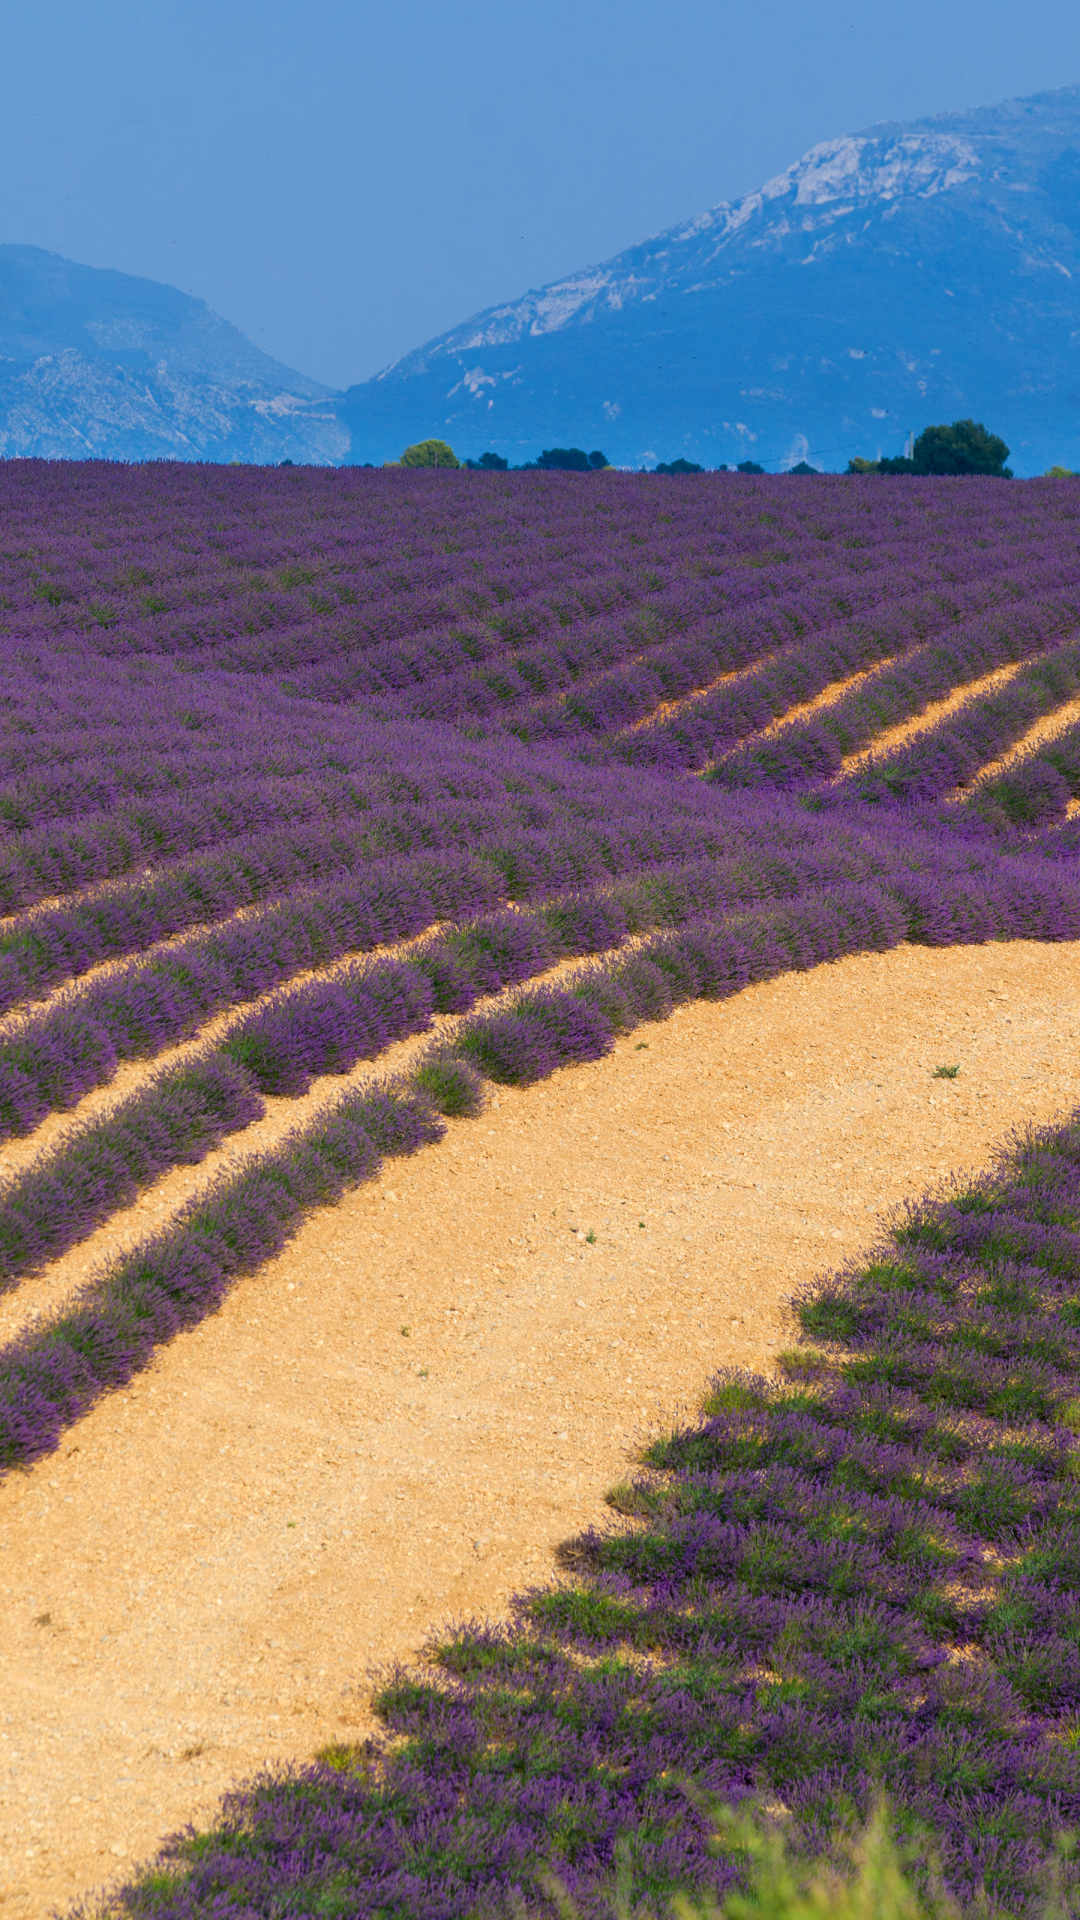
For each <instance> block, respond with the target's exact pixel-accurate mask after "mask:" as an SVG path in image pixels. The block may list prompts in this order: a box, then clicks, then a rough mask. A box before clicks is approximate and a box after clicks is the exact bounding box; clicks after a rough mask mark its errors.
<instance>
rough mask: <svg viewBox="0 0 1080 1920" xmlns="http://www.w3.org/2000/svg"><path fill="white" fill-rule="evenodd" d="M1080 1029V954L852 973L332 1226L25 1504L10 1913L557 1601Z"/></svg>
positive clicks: (5, 1828)
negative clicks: (525, 1608) (443, 1628)
mask: <svg viewBox="0 0 1080 1920" xmlns="http://www.w3.org/2000/svg"><path fill="white" fill-rule="evenodd" d="M1078 1025H1080V943H1076V944H1073V945H1069V946H1056V947H1054V946H1041V945H1036V944H1033V943H1027V942H1016V943H1015V944H1011V945H1006V946H1002V945H996V944H995V945H993V946H988V947H980V948H956V949H951V950H946V951H937V952H928V951H925V950H921V949H916V948H900V949H899V950H897V951H895V952H893V953H890V954H886V955H879V956H878V955H875V956H862V957H857V958H853V959H848V960H844V961H840V962H837V963H835V964H833V965H830V966H826V967H822V968H819V969H818V970H817V971H815V972H813V973H810V974H806V975H799V976H790V977H788V978H786V979H783V980H780V981H776V982H773V983H771V984H769V985H766V986H759V987H755V988H751V989H750V990H749V991H747V992H746V993H744V994H742V995H740V996H739V997H738V998H737V999H736V1000H733V1001H730V1002H728V1003H726V1004H725V1005H721V1006H708V1005H704V1004H699V1005H694V1006H692V1007H690V1008H687V1009H684V1010H683V1011H682V1012H680V1013H678V1014H676V1015H675V1016H674V1017H673V1018H672V1019H671V1020H670V1021H668V1022H667V1023H666V1024H664V1025H662V1026H655V1027H645V1028H642V1029H639V1031H638V1033H637V1034H636V1035H634V1036H633V1037H631V1038H630V1039H628V1040H626V1041H624V1042H622V1043H621V1044H620V1046H619V1047H618V1049H617V1050H616V1052H615V1053H614V1054H613V1055H611V1056H610V1057H609V1058H608V1059H607V1060H604V1061H600V1062H598V1063H597V1064H596V1065H594V1066H591V1067H585V1068H580V1069H577V1070H576V1071H571V1072H567V1073H563V1074H560V1075H558V1076H556V1077H555V1078H554V1079H553V1080H551V1081H549V1082H547V1083H546V1084H544V1085H542V1086H540V1087H537V1088H534V1089H531V1090H528V1091H521V1092H514V1091H511V1092H503V1093H501V1094H500V1095H499V1096H498V1101H497V1104H496V1105H495V1106H493V1107H492V1109H491V1110H490V1111H489V1112H488V1113H487V1114H486V1115H485V1116H484V1117H483V1118H482V1119H480V1120H476V1121H471V1122H459V1123H456V1124H455V1125H453V1126H452V1128H451V1130H450V1132H449V1134H448V1137H447V1139H446V1141H445V1142H443V1143H442V1145H440V1146H438V1147H434V1148H430V1149H427V1150H425V1151H424V1152H423V1153H421V1154H419V1155H417V1156H416V1157H415V1158H414V1159H412V1160H410V1161H405V1162H397V1163H390V1164H389V1165H388V1167H387V1169H386V1171H385V1173H384V1175H383V1177H382V1178H381V1180H379V1181H378V1182H376V1183H374V1184H373V1185H372V1186H370V1187H368V1188H365V1189H362V1190H360V1191H358V1192H357V1193H355V1194H354V1195H352V1196H351V1197H350V1198H348V1199H347V1200H346V1201H345V1202H344V1203H343V1204H342V1205H341V1206H340V1207H339V1208H337V1209H335V1210H328V1211H326V1212H324V1213H322V1214H320V1215H317V1216H316V1217H314V1218H313V1219H312V1220H311V1221H310V1222H309V1224H308V1225H307V1227H306V1228H305V1229H304V1231H303V1232H302V1233H301V1235H300V1236H299V1237H298V1239H297V1240H296V1241H295V1242H294V1243H293V1245H292V1246H291V1247H289V1248H288V1249H287V1250H286V1252H285V1253H284V1254H283V1255H282V1256H281V1257H280V1258H279V1259H277V1260H275V1261H272V1262H271V1263H269V1264H268V1265H267V1266H266V1267H264V1268H263V1269H262V1270H261V1272H260V1273H259V1274H258V1275H256V1276H255V1277H254V1278H253V1279H252V1280H250V1281H247V1282H245V1283H243V1284H242V1285H240V1286H238V1287H237V1289H236V1290H235V1292H234V1293H233V1294H232V1296H231V1297H230V1299H229V1301H228V1302H227V1304H226V1306H225V1307H224V1309H223V1310H222V1312H221V1313H220V1314H218V1315H217V1316H216V1317H215V1318H214V1319H213V1320H211V1321H209V1322H208V1323H206V1324H205V1325H204V1327H203V1328H202V1329H201V1330H199V1331H198V1332H196V1333H193V1334H191V1335H188V1336H185V1337H184V1338H182V1339H179V1340H177V1341H176V1342H175V1343H174V1344H173V1345H172V1346H171V1347H170V1348H169V1349H167V1350H166V1351H165V1352H163V1353H162V1354H161V1356H160V1357H159V1359H158V1361H157V1363H156V1365H155V1366H154V1368H153V1369H152V1370H151V1371H150V1372H149V1373H147V1374H146V1375H145V1376H143V1377H142V1378H141V1379H140V1380H139V1382H138V1383H137V1384H136V1386H135V1388H134V1389H133V1390H132V1391H131V1392H130V1393H127V1394H124V1395H116V1396H114V1397H113V1398H111V1399H110V1400H108V1401H107V1402H106V1403H105V1404H103V1405H102V1406H101V1407H99V1408H98V1409H97V1410H96V1411H95V1412H94V1413H93V1414H92V1415H91V1416H90V1417H89V1418H87V1419H86V1420H85V1421H83V1422H82V1424H81V1425H80V1426H79V1427H77V1428H76V1429H74V1430H73V1431H72V1432H71V1433H70V1434H69V1435H68V1436H67V1437H66V1438H65V1441H64V1444H63V1446H62V1447H61V1450H60V1452H59V1453H58V1454H57V1455H55V1456H54V1457H53V1458H52V1459H50V1460H47V1461H45V1462H43V1463H41V1464H40V1465H39V1466H38V1467H36V1468H34V1469H33V1470H31V1471H30V1472H27V1473H25V1474H17V1475H12V1476H10V1477H9V1478H8V1479H7V1480H6V1481H5V1482H3V1483H2V1484H0V1620H2V1623H3V1626H2V1633H0V1673H2V1681H0V1696H2V1706H0V1893H2V1894H3V1896H4V1897H5V1898H6V1901H7V1908H6V1910H7V1911H9V1912H12V1913H15V1914H18V1915H19V1920H22V1916H23V1915H31V1914H33V1915H41V1914H44V1913H46V1912H47V1911H49V1910H50V1908H51V1907H52V1906H54V1905H55V1904H57V1903H60V1904H63V1903H65V1902H66V1901H68V1900H69V1899H72V1898H75V1897H78V1896H79V1895H81V1894H83V1893H85V1892H86V1891H87V1890H88V1889H90V1888H92V1887H93V1886H95V1885H99V1884H101V1883H102V1882H103V1881H104V1880H106V1879H107V1878H108V1877H109V1876H110V1875H112V1874H114V1873H115V1872H116V1871H117V1870H121V1871H123V1870H126V1869H127V1868H129V1867H130V1865H131V1864H132V1863H133V1861H134V1860H135V1859H136V1858H138V1857H139V1856H142V1855H145V1854H147V1853H148V1852H150V1851H151V1850H152V1849H153V1848H154V1846H155V1844H156V1842H157V1841H158V1839H159V1838H160V1837H161V1836H162V1835H163V1834H165V1833H166V1832H168V1831H169V1830H170V1829H173V1828H175V1827H177V1826H180V1825H182V1824H183V1823H184V1822H185V1821H187V1820H188V1819H201V1818H205V1817H206V1816H207V1814H208V1813H209V1812H210V1810H211V1808H212V1807H213V1804H214V1802H215V1800H216V1798H217V1795H218V1794H219V1792H220V1791H221V1789H222V1788H223V1787H225V1786H226V1785H227V1784H228V1783H229V1782H230V1781H233V1780H235V1779H237V1778H240V1777H243V1776H244V1775H247V1774H250V1773H251V1772H252V1771H253V1770H254V1769H256V1768H258V1767H260V1766H262V1765H263V1764H265V1763H268V1762H269V1763H272V1762H276V1761H280V1760H282V1759H288V1758H303V1757H304V1756H306V1755H308V1754H310V1753H311V1752H313V1751H314V1750H315V1749H317V1748H318V1747H319V1746H321V1745H323V1744H325V1743H326V1742H328V1741H331V1740H335V1739H343V1738H344V1739H348V1738H355V1737H357V1736H358V1734H360V1733H361V1732H362V1730H363V1729H364V1728H365V1727H366V1726H367V1725H368V1724H369V1720H368V1701H369V1697H370V1691H371V1673H372V1670H373V1669H374V1668H376V1667H377V1666H378V1665H379V1664H380V1663H384V1662H386V1661H387V1660H389V1659H392V1658H394V1657H398V1656H408V1655H409V1654H411V1653H412V1652H413V1651H414V1650H415V1649H416V1648H417V1647H418V1645H419V1644H420V1643H421V1642H422V1640H423V1639H424V1637H425V1635H426V1634H427V1633H428V1632H429V1631H430V1630H431V1629H432V1628H433V1627H438V1625H439V1624H440V1623H441V1622H442V1621H444V1620H446V1619H448V1618H450V1617H452V1616H458V1615H461V1614H464V1613H468V1612H471V1611H474V1610H475V1611H477V1612H492V1613H495V1614H498V1613H499V1612H500V1610H501V1609H502V1608H503V1607H504V1606H505V1603H506V1599H507V1596H508V1595H509V1594H510V1593H511V1592H513V1591H514V1590H516V1589H520V1588H521V1587H523V1586H525V1585H527V1584H528V1583H529V1582H530V1581H533V1580H539V1579H543V1578H546V1577H548V1576H549V1574H550V1571H551V1568H552V1555H553V1550H554V1549H555V1547H556V1546H557V1544H558V1543H559V1542H560V1541H561V1540H564V1539H566V1538H567V1537H568V1536H572V1535H573V1534H574V1533H575V1532H577V1531H578V1530H579V1529H580V1528H581V1527H582V1526H583V1525H585V1524H586V1523H588V1522H591V1521H602V1520H603V1518H604V1515H605V1508H604V1506H603V1494H604V1491H605V1489H606V1488H607V1487H608V1486H609V1485H610V1484H611V1483H612V1482H613V1481H615V1480H616V1479H618V1478H620V1477H621V1476H622V1475H623V1473H624V1472H625V1470H626V1466H627V1461H628V1459H629V1458H632V1457H633V1454H634V1452H635V1451H636V1449H637V1448H638V1447H639V1446H640V1444H641V1442H642V1440H643V1438H644V1437H645V1436H646V1435H647V1434H648V1433H649V1432H650V1431H651V1430H653V1429H654V1428H655V1427H656V1426H658V1425H662V1424H664V1423H666V1422H668V1421H670V1420H671V1419H672V1418H673V1417H674V1416H675V1414H676V1412H677V1410H678V1409H679V1407H680V1406H682V1407H688V1406H692V1405H693V1404H694V1403H695V1401H696V1400H697V1398H698V1396H699V1394H700V1391H701V1389H702V1386H703V1384H704V1382H705V1380H706V1379H707V1377H708V1375H709V1374H710V1372H711V1371H712V1370H713V1369H714V1368H715V1367H716V1366H718V1365H721V1364H725V1363H727V1364H730V1363H733V1362H734V1363H739V1364H744V1365H749V1366H754V1367H758V1368H761V1367H768V1366H769V1364H770V1359H771V1356H772V1355H773V1353H774V1351H775V1347H776V1344H777V1343H778V1342H780V1343H783V1341H784V1339H785V1338H786V1326H785V1321H784V1308H783V1302H784V1299H785V1297H786V1296H787V1295H788V1294H789V1293H790V1292H791V1291H792V1289H793V1288H794V1287H797V1286H798V1285H799V1284H800V1283H801V1282H803V1281H804V1280H806V1279H809V1278H810V1277H811V1276H812V1275H813V1274H815V1273H817V1272H820V1271H822V1270H823V1269H825V1268H827V1267H828V1266H829V1265H831V1264H834V1263H835V1262H836V1261H837V1260H839V1259H840V1258H842V1257H843V1256H844V1255H846V1254H847V1253H849V1252H854V1251H855V1250H857V1249H858V1248H861V1247H863V1246H865V1245H866V1244H867V1243H868V1242H869V1241H871V1240H872V1239H873V1238H874V1237H875V1235H876V1233H877V1231H878V1224H879V1221H880V1219H881V1217H882V1215H883V1213H885V1212H887V1211H888V1209H889V1208H891V1207H892V1206H893V1205H894V1204H895V1203H896V1202H897V1201H899V1200H901V1199H902V1198H903V1197H904V1196H905V1195H906V1194H909V1193H912V1192H918V1191H920V1190H921V1189H922V1188H923V1187H924V1186H926V1185H927V1184H929V1183H932V1182H933V1181H935V1180H936V1179H937V1178H938V1177H940V1176H944V1175H945V1174H947V1173H949V1172H950V1171H951V1170H954V1169H962V1168H969V1167H976V1166H980V1165H982V1164H984V1163H985V1161H986V1158H987V1156H988V1154H989V1152H990V1151H991V1148H992V1147H993V1145H994V1144H995V1143H996V1142H998V1141H1000V1140H1002V1139H1003V1137H1004V1136H1005V1135H1006V1134H1007V1133H1008V1131H1009V1130H1010V1128H1012V1127H1013V1126H1014V1125H1015V1124H1016V1123H1017V1122H1019V1121H1022V1120H1025V1119H1028V1118H1034V1119H1040V1120H1041V1119H1049V1118H1051V1117H1054V1116H1057V1115H1059V1114H1061V1113H1063V1112H1064V1111H1066V1110H1067V1109H1068V1108H1069V1107H1070V1106H1072V1105H1073V1104H1074V1103H1076V1102H1077V1101H1078V1100H1080V1070H1078V1066H1077V1058H1078V1056H1077V1047H1076V1039H1077V1029H1078ZM954 1062H959V1063H960V1067H961V1072H960V1075H959V1077H958V1079H956V1080H955V1081H941V1080H934V1079H932V1078H931V1077H930V1076H931V1073H932V1069H933V1068H934V1067H935V1066H936V1065H938V1064H942V1063H944V1064H952V1063H954ZM590 1235H593V1236H595V1238H590V1237H589V1236H590ZM69 1508H70V1512H69Z"/></svg>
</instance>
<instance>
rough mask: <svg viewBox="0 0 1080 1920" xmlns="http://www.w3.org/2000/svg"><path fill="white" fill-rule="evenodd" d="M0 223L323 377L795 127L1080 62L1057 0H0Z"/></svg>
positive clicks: (978, 90)
mask: <svg viewBox="0 0 1080 1920" xmlns="http://www.w3.org/2000/svg"><path fill="white" fill-rule="evenodd" d="M0 46H2V49H3V53H2V58H3V70H4V87H3V102H4V105H3V114H2V115H0V180H2V181H3V193H2V209H3V210H2V217H0V240H9V241H21V242H27V243H30V244H32V245H35V246H42V247H50V248H54V249H55V250H56V251H57V252H60V253H64V254H67V255H68V256H69V257H70V258H72V259H77V260H82V261H86V262H87V263H88V264H90V265H91V266H102V267H117V268H120V269H121V270H123V271H125V272H128V273H140V274H147V275H149V276H150V277H151V278H152V279H157V280H166V281H169V282H171V283H172V284H173V285H175V286H178V287H182V288H183V289H184V290H185V291H187V292H189V293H194V294H197V295H199V296H200V297H201V298H202V299H204V300H207V301H209V303H210V305H211V306H213V307H215V308H216V309H217V310H218V311H219V312H220V313H222V314H225V315H226V316H227V317H228V318H229V319H230V320H233V321H235V322H236V324H237V325H238V326H240V327H242V328H243V330H244V331H245V332H246V333H247V334H249V335H250V336H251V338H252V339H254V340H255V341H257V342H258V344H259V345H260V346H261V347H264V348H265V349H266V350H267V351H268V352H271V353H274V354H276V355H277V356H278V358H279V359H282V360H284V361H286V362H287V363H288V364H290V365H292V366H295V367H299V368H301V369H302V370H303V371H304V372H307V373H310V374H312V375H314V376H315V377H316V378H318V379H322V380H325V381H326V382H328V383H329V384H331V385H335V386H337V385H346V384H348V383H349V382H350V381H353V380H361V379H365V378H367V376H368V375H369V374H372V373H374V372H376V371H377V370H378V369H379V368H380V367H381V366H383V365H385V364H386V363H387V362H389V361H390V360H393V359H395V358H396V357H397V356H398V355H399V354H401V353H404V352H406V351H408V349H409V348H410V347H413V346H416V345H418V344H419V343H420V342H421V341H423V340H425V339H428V338H430V337H431V336H432V335H433V334H435V333H438V332H440V331H441V330H442V329H443V328H445V327H448V326H452V325H453V324H455V323H456V322H458V321H460V320H462V319H464V318H466V317H467V315H469V314H470V313H473V312H475V311H476V310H477V309H479V308H481V307H485V306H488V305H490V304H492V303H493V302H494V301H497V300H501V299H507V298H512V297H514V296H515V295H517V294H519V293H522V292H524V291H525V289H526V288H527V287H530V286H540V285H542V284H543V283H544V282H545V281H547V280H551V279H554V278H555V277H557V276H558V275H559V274H561V273H565V272H569V271H572V270H573V269H575V268H577V267H582V266H586V265H588V264H589V263H590V262H592V261H595V260H602V259H606V258H607V257H608V256H609V255H610V254H612V253H615V252H617V251H618V250H619V249H620V248H621V247H624V246H627V245H629V244H631V243H632V242H633V241H635V240H639V239H641V238H642V237H643V236H644V235H646V234H648V233H652V232H655V231H656V230H657V229H659V228H662V227H666V226H669V225H671V224H673V223H674V222H675V221H677V220H681V219H684V218H686V217H688V216H690V215H692V214H695V213H697V212H700V210H701V209H702V208H703V207H706V206H709V205H711V204H713V203H714V202H715V201H717V200H720V199H727V198H731V197H733V196H735V195H737V194H740V193H743V192H746V191H747V190H749V189H750V188H752V187H755V186H759V185H760V184H761V182H762V181H763V180H765V179H767V178H768V177H769V176H770V175H771V174H774V173H776V172H778V171H779V170H780V169H781V168H782V167H784V166H786V165H787V164H788V163H789V162H790V161H792V160H794V159H796V158H797V157H798V155H799V154H800V153H801V152H803V151H804V150H805V148H807V147H808V146H811V145H812V144H813V143H814V142H815V141H817V140H823V139H828V138H829V137H830V136H832V135H834V134H840V133H845V132H850V131H854V130H856V129H858V128H859V127H862V126H865V125H867V124H868V123H870V122H873V121H875V120H883V119H910V118H914V117H916V116H919V115H922V114H926V113H934V112H939V111H945V110H949V109H954V108H958V107H963V106H979V105H982V104H985V103H987V102H990V101H994V100H998V99H1004V98H1007V97H1009V96H1011V95H1016V94H1024V93H1034V92H1038V91H1040V90H1041V89H1043V88H1048V87H1056V86H1064V85H1066V84H1068V83H1069V82H1073V81H1077V80H1080V7H1078V6H1077V0H903V3H902V4H897V3H896V0H893V4H883V0H848V4H846V5H841V4H836V3H834V0H731V3H729V0H530V3H529V4H525V3H524V0H381V3H380V4H376V5H373V4H368V0H92V4H91V3H90V0H33V3H32V4H27V0H0Z"/></svg>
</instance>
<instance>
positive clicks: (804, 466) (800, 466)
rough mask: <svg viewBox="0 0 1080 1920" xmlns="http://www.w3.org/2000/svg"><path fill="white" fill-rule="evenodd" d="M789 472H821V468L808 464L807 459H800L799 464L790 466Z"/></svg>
mask: <svg viewBox="0 0 1080 1920" xmlns="http://www.w3.org/2000/svg"><path fill="white" fill-rule="evenodd" d="M788 472H789V473H818V472H820V468H818V467H811V466H808V465H807V463H806V461H805V460H800V461H799V464H798V466H797V467H789V468H788Z"/></svg>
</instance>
